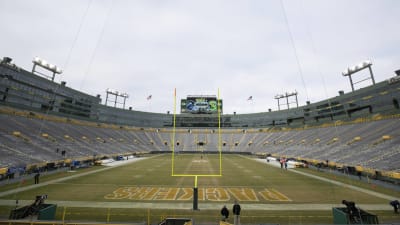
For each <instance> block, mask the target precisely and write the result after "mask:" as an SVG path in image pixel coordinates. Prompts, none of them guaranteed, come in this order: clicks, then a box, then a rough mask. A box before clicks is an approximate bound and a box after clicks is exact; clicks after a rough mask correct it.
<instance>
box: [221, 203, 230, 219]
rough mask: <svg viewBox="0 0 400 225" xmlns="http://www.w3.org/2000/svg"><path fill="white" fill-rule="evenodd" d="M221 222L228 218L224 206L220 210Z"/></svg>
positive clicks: (227, 211)
mask: <svg viewBox="0 0 400 225" xmlns="http://www.w3.org/2000/svg"><path fill="white" fill-rule="evenodd" d="M221 215H222V221H227V220H228V217H229V210H228V208H226V205H224V207H222V209H221Z"/></svg>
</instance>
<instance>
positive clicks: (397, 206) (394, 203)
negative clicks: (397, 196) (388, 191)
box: [389, 200, 400, 213]
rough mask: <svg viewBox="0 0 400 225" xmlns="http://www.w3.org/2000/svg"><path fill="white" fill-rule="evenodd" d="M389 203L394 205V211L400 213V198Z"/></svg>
mask: <svg viewBox="0 0 400 225" xmlns="http://www.w3.org/2000/svg"><path fill="white" fill-rule="evenodd" d="M389 204H390V205H391V206H393V210H394V213H399V207H400V202H399V201H398V200H393V201H391V202H390V203H389Z"/></svg>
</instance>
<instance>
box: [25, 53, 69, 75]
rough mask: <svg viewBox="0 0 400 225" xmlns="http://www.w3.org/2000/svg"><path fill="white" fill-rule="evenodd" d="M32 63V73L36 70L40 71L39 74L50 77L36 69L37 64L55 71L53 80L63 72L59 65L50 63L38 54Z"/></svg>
mask: <svg viewBox="0 0 400 225" xmlns="http://www.w3.org/2000/svg"><path fill="white" fill-rule="evenodd" d="M32 63H33V67H32V73H35V72H36V73H38V74H40V75H42V76H45V77H50V76H48V75H45V74H43V73H40V72H39V71H36V70H35V69H36V66H40V67H42V68H44V69H46V70H48V71H51V72H53V75H52V76H51V81H54V77H55V76H56V74H61V73H62V72H63V71H62V70H61V69H60V68H59V67H58V66H56V65H53V64H50V63H48V62H47V61H46V60H44V59H41V58H39V57H37V56H36V57H35V58H33V60H32Z"/></svg>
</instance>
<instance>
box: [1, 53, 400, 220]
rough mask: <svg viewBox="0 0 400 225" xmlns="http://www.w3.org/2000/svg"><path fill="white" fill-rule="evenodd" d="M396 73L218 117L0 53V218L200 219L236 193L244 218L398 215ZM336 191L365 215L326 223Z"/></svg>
mask: <svg viewBox="0 0 400 225" xmlns="http://www.w3.org/2000/svg"><path fill="white" fill-rule="evenodd" d="M33 62H34V64H36V63H40V61H39V60H38V59H34V61H33ZM361 66H362V65H361ZM367 67H368V65H367ZM48 69H50V68H48ZM396 73H397V74H393V76H392V77H389V78H388V79H387V80H385V81H381V82H378V83H375V84H373V85H371V86H368V87H365V88H362V89H358V90H355V91H353V92H351V93H346V94H344V93H340V95H339V96H336V97H333V98H329V99H326V100H324V101H321V102H316V103H310V104H306V105H304V106H299V107H294V108H290V109H284V110H279V111H271V112H265V113H254V114H232V115H229V114H222V113H221V112H222V106H223V105H222V103H223V101H222V99H219V97H218V96H217V95H215V96H202V95H199V96H188V97H187V98H186V99H182V100H181V103H180V105H181V113H176V112H174V113H170V114H168V113H167V114H161V113H150V112H141V111H134V110H132V109H127V110H125V109H121V108H118V107H113V106H106V105H103V104H101V100H100V99H99V96H91V95H88V94H85V93H83V92H81V91H79V90H76V89H73V88H69V87H67V86H66V85H65V83H56V82H53V81H52V80H50V79H46V78H43V77H41V76H38V75H37V74H35V73H33V72H31V71H27V70H25V69H23V68H20V67H18V66H17V65H15V64H13V63H12V59H11V58H9V57H4V58H3V59H2V61H1V64H0V76H1V78H0V81H1V83H0V85H1V86H0V87H1V89H0V91H1V92H0V94H1V95H0V99H1V107H0V112H1V115H0V116H1V124H2V126H1V136H0V138H1V141H0V143H1V148H0V149H1V156H2V157H1V159H0V160H1V161H0V168H1V169H0V175H1V179H2V181H1V183H2V186H1V193H0V198H1V200H0V204H1V207H0V209H1V215H2V219H3V221H6V223H7V224H19V223H20V222H18V221H19V220H8V219H18V218H21V219H22V221H24V222H26V219H28V220H29V221H30V222H32V221H33V222H34V221H36V217H37V218H38V220H39V221H42V220H46V219H49V218H50V220H51V221H55V222H50V223H51V224H58V223H63V224H64V223H76V222H78V221H79V222H88V221H89V222H90V223H121V222H122V223H135V224H136V223H140V224H158V223H161V222H163V221H164V223H166V224H168V223H171V224H172V223H174V224H175V223H177V224H178V223H181V222H182V221H179V220H184V222H186V223H187V221H189V222H191V223H195V224H210V223H219V221H220V215H219V210H220V208H221V207H222V206H223V205H227V206H228V208H229V209H230V210H231V205H233V203H234V201H238V202H239V203H240V204H241V207H242V213H241V223H243V224H260V223H278V224H298V223H304V224H321V223H323V224H331V223H333V222H334V221H335V223H340V221H341V222H342V223H344V222H345V221H346V218H347V221H348V222H353V223H357V222H363V223H378V222H380V223H388V224H390V223H395V222H398V221H399V217H398V214H393V208H392V207H391V206H390V205H389V202H390V201H392V200H395V199H399V198H400V195H399V181H400V171H399V161H400V149H399V136H398V134H399V118H398V117H399V104H398V99H399V98H400V94H399V89H400V78H399V74H398V73H399V71H397V72H396ZM188 102H190V106H189V107H187V105H189V104H188ZM196 102H200V104H197V103H196ZM204 102H213V103H212V104H209V105H213V107H209V108H208V109H207V110H206V111H207V112H206V111H205V109H203V108H202V106H204V105H205V103H204ZM195 106H196V107H197V108H196V107H195ZM175 107H176V106H175ZM282 160H285V161H284V162H283V163H282ZM285 164H286V165H285ZM37 174H39V175H40V177H37V180H36V178H35V176H36V175H37ZM35 198H36V200H35ZM343 200H345V201H351V202H355V204H356V206H357V207H358V209H359V214H360V218H361V217H363V219H360V220H358V221H357V220H354V221H352V219H351V218H350V216H348V215H347V217H346V216H345V217H343V218H345V219H342V220H340V219H338V217H339V216H338V214H340V213H338V212H342V213H343V212H346V208H345V206H344V205H343V204H342V201H343ZM45 203H46V204H45ZM38 205H39V206H42V207H39V206H38ZM35 206H36V207H37V208H35ZM45 206H46V207H47V208H45ZM49 206H52V207H50V208H51V209H50V210H49V209H48V208H49ZM343 207H344V208H343ZM38 208H43V209H42V210H44V211H45V212H42V213H40V212H38V211H37V210H38ZM45 209H47V210H45ZM334 209H341V210H342V211H340V210H339V211H335V210H334ZM35 210H36V211H35ZM39 211H40V210H39ZM49 214H50V216H49ZM361 214H362V215H363V216H362V215H361ZM231 215H232V214H231ZM335 215H336V216H335ZM41 218H42V219H41ZM43 218H44V219H43ZM174 218H175V219H176V218H178V220H177V221H170V220H172V219H174ZM232 218H233V215H232V216H231V217H229V218H228V221H227V222H224V223H233V219H232ZM338 221H339V222H338ZM24 222H22V223H24ZM42 223H43V221H42V222H41V224H42Z"/></svg>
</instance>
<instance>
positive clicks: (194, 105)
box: [181, 95, 222, 114]
mask: <svg viewBox="0 0 400 225" xmlns="http://www.w3.org/2000/svg"><path fill="white" fill-rule="evenodd" d="M218 107H219V109H218ZM218 111H219V112H220V114H222V99H218V98H217V96H215V95H188V96H187V97H186V99H181V113H192V114H214V113H215V114H217V113H218Z"/></svg>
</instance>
